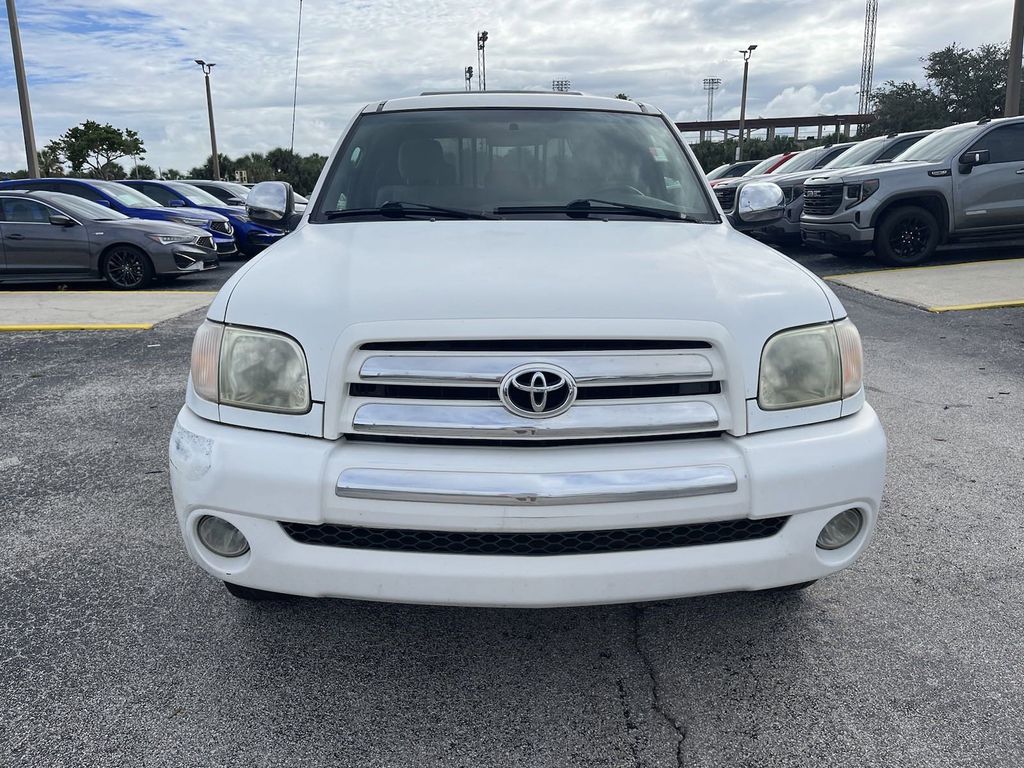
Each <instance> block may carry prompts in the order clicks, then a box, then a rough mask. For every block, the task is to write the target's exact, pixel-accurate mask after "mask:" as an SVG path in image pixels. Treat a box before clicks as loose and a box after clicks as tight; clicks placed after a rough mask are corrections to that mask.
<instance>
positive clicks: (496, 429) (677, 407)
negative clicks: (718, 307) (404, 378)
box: [352, 400, 719, 439]
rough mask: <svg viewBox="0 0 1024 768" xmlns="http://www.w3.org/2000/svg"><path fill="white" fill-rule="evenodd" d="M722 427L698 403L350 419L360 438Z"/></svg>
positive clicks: (369, 409)
mask: <svg viewBox="0 0 1024 768" xmlns="http://www.w3.org/2000/svg"><path fill="white" fill-rule="evenodd" d="M718 424H719V419H718V411H717V410H715V407H714V406H713V405H711V403H707V402H704V401H700V400H687V401H683V402H647V403H627V404H595V405H590V404H580V403H577V404H576V405H575V406H573V407H572V408H570V409H569V410H568V411H566V412H565V413H563V414H561V415H559V416H554V417H552V418H548V419H528V418H524V417H522V416H516V415H515V414H513V413H510V412H509V411H507V410H505V408H504V407H502V406H500V405H493V406H492V405H452V404H449V403H444V404H437V405H433V404H421V403H367V404H365V405H361V406H359V407H358V408H357V409H356V412H355V416H354V417H353V419H352V427H353V429H354V430H355V431H356V432H358V433H362V434H375V435H393V436H404V437H447V438H464V439H482V438H538V439H550V438H586V437H640V436H645V435H670V434H678V433H681V432H702V431H709V430H714V429H716V428H717V427H718Z"/></svg>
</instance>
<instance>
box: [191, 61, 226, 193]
mask: <svg viewBox="0 0 1024 768" xmlns="http://www.w3.org/2000/svg"><path fill="white" fill-rule="evenodd" d="M194 61H195V63H196V64H198V65H199V66H200V67H201V68H202V70H203V74H204V75H205V76H206V109H207V111H209V113H210V147H211V148H212V150H213V180H214V181H220V156H219V155H218V154H217V130H216V129H215V128H214V127H213V94H212V93H211V92H210V72H211V70H212V69H213V68H214V67H216V66H217V65H216V64H214V63H212V62H210V63H207V62H205V61H203V60H202V59H195V60H194Z"/></svg>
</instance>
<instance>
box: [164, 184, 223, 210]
mask: <svg viewBox="0 0 1024 768" xmlns="http://www.w3.org/2000/svg"><path fill="white" fill-rule="evenodd" d="M164 184H166V185H167V186H168V187H170V188H171V189H173V190H174V191H175V192H177V193H178V194H179V195H181V196H182V197H184V198H185V199H186V200H188V201H189V202H190V203H192V205H213V206H216V207H218V208H223V207H224V201H223V200H218V199H217V198H216V197H214V196H213V195H211V194H210V193H209V192H206V191H204V190H202V189H200V188H199V187H193V186H192V185H191V184H183V183H182V182H180V181H165V182H164Z"/></svg>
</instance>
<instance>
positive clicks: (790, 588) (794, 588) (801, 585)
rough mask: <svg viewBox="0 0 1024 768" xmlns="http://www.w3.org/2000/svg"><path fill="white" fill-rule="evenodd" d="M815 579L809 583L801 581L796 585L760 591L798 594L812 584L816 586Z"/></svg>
mask: <svg viewBox="0 0 1024 768" xmlns="http://www.w3.org/2000/svg"><path fill="white" fill-rule="evenodd" d="M817 583H818V580H817V579H812V580H811V581H801V582H800V583H798V584H786V585H784V586H781V587H772V588H771V589H764V590H761V591H762V592H800V591H801V590H804V589H807V588H808V587H809V586H811V585H812V584H817Z"/></svg>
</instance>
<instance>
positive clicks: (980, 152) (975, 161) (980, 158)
mask: <svg viewBox="0 0 1024 768" xmlns="http://www.w3.org/2000/svg"><path fill="white" fill-rule="evenodd" d="M988 161H989V153H988V150H987V149H972V150H970V151H968V152H964V153H963V154H962V155H960V173H970V172H971V170H972V169H973V168H974V166H976V165H985V164H986V163H987V162H988Z"/></svg>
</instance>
